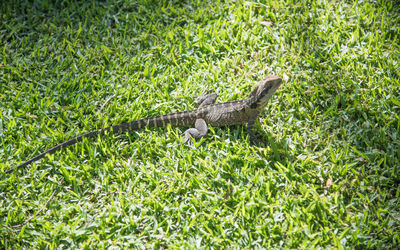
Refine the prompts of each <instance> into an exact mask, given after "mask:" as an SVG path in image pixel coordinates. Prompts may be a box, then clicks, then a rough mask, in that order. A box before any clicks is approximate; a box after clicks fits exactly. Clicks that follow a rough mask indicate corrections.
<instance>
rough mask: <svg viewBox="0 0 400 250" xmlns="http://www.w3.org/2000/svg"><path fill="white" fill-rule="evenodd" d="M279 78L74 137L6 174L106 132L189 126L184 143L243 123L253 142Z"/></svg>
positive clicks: (199, 98)
mask: <svg viewBox="0 0 400 250" xmlns="http://www.w3.org/2000/svg"><path fill="white" fill-rule="evenodd" d="M281 83H282V79H281V78H279V77H277V76H268V77H266V78H265V79H264V80H262V81H261V82H260V83H259V84H258V85H257V87H255V88H254V89H253V91H252V92H251V93H250V94H249V96H248V98H246V99H243V100H239V101H231V102H224V103H215V101H216V98H217V95H216V94H209V95H203V94H202V95H201V96H200V97H198V98H197V99H196V100H195V103H196V104H198V105H199V108H197V109H195V110H191V111H183V112H177V113H172V114H167V115H160V116H156V117H151V118H144V119H140V120H136V121H132V122H127V123H122V124H119V125H115V126H111V127H107V128H102V129H98V130H94V131H91V132H88V133H86V134H82V135H79V136H77V137H75V138H72V139H70V140H67V141H65V142H63V143H60V144H58V145H57V146H55V147H53V148H50V149H49V150H47V151H45V152H43V153H41V154H39V155H37V156H35V157H33V158H31V159H29V160H28V161H26V162H24V163H22V164H20V165H18V166H17V167H15V168H12V169H9V170H7V171H6V173H11V172H13V171H14V170H16V169H19V168H22V167H24V166H26V165H28V164H30V163H32V162H35V161H37V160H39V159H41V158H43V157H44V156H45V155H47V154H52V153H54V152H56V151H57V150H60V149H62V148H65V147H67V146H69V145H72V144H75V143H77V142H80V141H82V140H83V138H89V137H94V136H96V135H103V134H105V133H106V132H112V133H118V132H124V131H130V130H138V129H141V128H144V127H147V128H155V127H164V126H167V125H168V124H171V125H173V126H193V125H194V128H189V129H188V130H186V131H185V143H190V142H191V137H195V138H198V137H203V136H205V135H206V134H207V131H208V128H207V125H211V126H226V125H236V124H243V123H247V132H248V134H249V136H250V140H251V141H254V140H255V139H256V138H255V135H254V132H253V127H254V123H255V121H256V118H257V117H258V115H259V113H260V112H261V111H262V110H263V109H264V107H265V106H266V105H267V103H268V101H269V99H270V98H271V96H272V95H273V94H274V93H275V91H276V90H277V89H278V88H279V86H280V85H281Z"/></svg>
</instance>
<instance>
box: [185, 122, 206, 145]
mask: <svg viewBox="0 0 400 250" xmlns="http://www.w3.org/2000/svg"><path fill="white" fill-rule="evenodd" d="M207 131H208V128H207V123H206V121H204V120H203V119H197V120H196V123H195V125H194V128H189V129H188V130H186V131H185V141H184V143H188V144H189V145H190V144H191V142H192V141H191V137H194V138H200V137H203V136H205V135H206V134H207Z"/></svg>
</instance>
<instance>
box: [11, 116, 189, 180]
mask: <svg viewBox="0 0 400 250" xmlns="http://www.w3.org/2000/svg"><path fill="white" fill-rule="evenodd" d="M191 112H192V111H184V112H178V113H173V114H168V115H160V116H156V117H152V118H144V119H140V120H136V121H132V122H127V123H122V124H119V125H115V126H110V127H107V128H102V129H98V130H94V131H91V132H88V133H86V134H82V135H79V136H77V137H74V138H72V139H69V140H68V141H65V142H63V143H60V144H58V145H57V146H54V147H52V148H51V149H49V150H47V151H45V152H43V153H41V154H39V155H37V156H35V157H33V158H31V159H29V160H27V161H26V162H24V163H22V164H20V165H18V166H17V167H15V168H11V169H8V170H6V171H5V173H12V172H14V171H15V170H17V169H20V168H23V167H25V166H27V165H29V164H31V163H32V162H35V161H38V160H40V159H42V158H43V157H44V156H45V155H47V154H52V153H54V152H56V151H58V150H60V149H62V148H65V147H67V146H70V145H73V144H75V143H78V142H80V141H82V140H83V138H90V137H94V136H96V135H103V134H104V133H106V132H111V133H118V132H124V131H130V130H137V129H140V128H144V127H148V128H154V127H163V126H166V125H167V124H171V125H179V126H185V125H190V124H194V122H195V118H194V116H193V118H192V116H191V115H190V114H191Z"/></svg>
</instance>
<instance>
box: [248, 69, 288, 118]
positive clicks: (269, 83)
mask: <svg viewBox="0 0 400 250" xmlns="http://www.w3.org/2000/svg"><path fill="white" fill-rule="evenodd" d="M281 84H282V78H280V77H278V76H267V77H266V78H264V80H262V81H261V82H260V83H259V84H258V85H257V87H255V88H254V90H253V91H252V92H251V93H250V95H249V97H248V99H249V100H250V108H252V109H258V110H261V109H263V108H264V107H265V106H266V105H267V103H268V101H269V99H270V98H271V96H272V95H273V94H274V93H275V91H276V90H277V89H278V88H279V86H281Z"/></svg>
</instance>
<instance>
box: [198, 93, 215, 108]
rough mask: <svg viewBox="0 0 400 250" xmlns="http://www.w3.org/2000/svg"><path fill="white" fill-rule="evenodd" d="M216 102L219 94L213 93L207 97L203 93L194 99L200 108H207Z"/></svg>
mask: <svg viewBox="0 0 400 250" xmlns="http://www.w3.org/2000/svg"><path fill="white" fill-rule="evenodd" d="M216 100H217V94H216V93H212V94H208V95H206V94H205V93H204V92H203V93H202V94H201V95H200V96H199V97H197V98H196V99H194V103H196V104H197V105H199V108H200V107H203V106H206V105H210V104H214V103H215V101H216Z"/></svg>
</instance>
